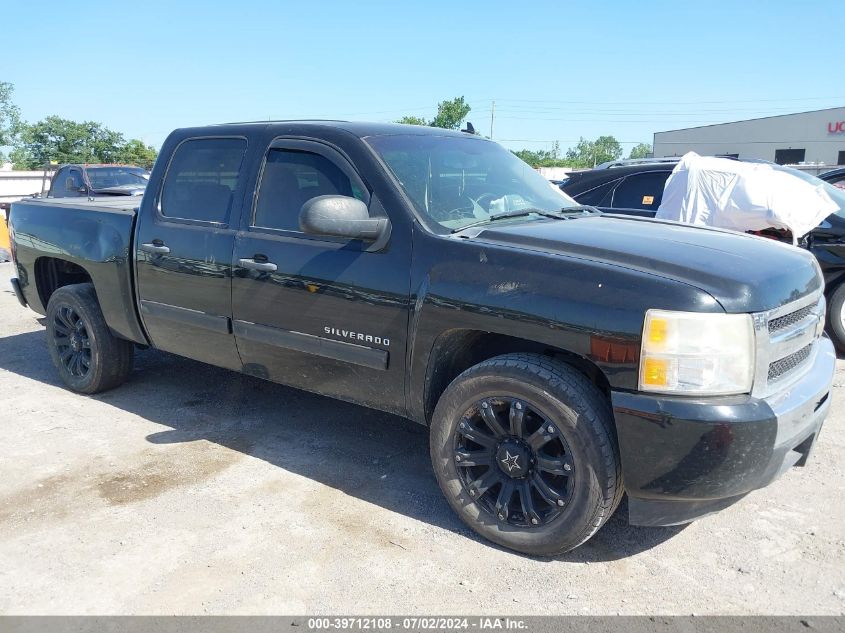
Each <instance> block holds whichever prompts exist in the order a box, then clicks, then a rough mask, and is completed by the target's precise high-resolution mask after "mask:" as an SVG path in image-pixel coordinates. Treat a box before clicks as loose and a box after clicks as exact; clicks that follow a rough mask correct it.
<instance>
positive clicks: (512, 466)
mask: <svg viewBox="0 0 845 633" xmlns="http://www.w3.org/2000/svg"><path fill="white" fill-rule="evenodd" d="M518 459H519V455H511V454H510V453H509V452H507V451H505V457H504V459H502V460H501V462H502V463H503V464H504V465H505V466H506V467H507V469H508V472H509V473H512V472H513V471H514V470H516V469H517V468H519V464H518V463H517V460H518Z"/></svg>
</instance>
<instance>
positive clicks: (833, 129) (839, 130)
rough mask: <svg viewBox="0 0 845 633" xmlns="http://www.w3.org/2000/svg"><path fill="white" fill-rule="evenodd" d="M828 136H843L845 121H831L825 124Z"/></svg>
mask: <svg viewBox="0 0 845 633" xmlns="http://www.w3.org/2000/svg"><path fill="white" fill-rule="evenodd" d="M827 131H828V132H829V133H830V134H845V121H831V122H830V123H828V124H827Z"/></svg>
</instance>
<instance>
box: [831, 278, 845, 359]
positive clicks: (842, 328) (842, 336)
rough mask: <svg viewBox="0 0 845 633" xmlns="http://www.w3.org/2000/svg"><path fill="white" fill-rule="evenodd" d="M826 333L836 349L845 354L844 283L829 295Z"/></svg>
mask: <svg viewBox="0 0 845 633" xmlns="http://www.w3.org/2000/svg"><path fill="white" fill-rule="evenodd" d="M827 331H828V333H829V334H830V338H831V340H832V341H833V344H834V345H835V346H836V349H837V350H839V352H840V353H843V352H845V283H841V284H839V285H838V286H837V287H836V290H834V291H833V294H831V295H830V304H829V305H828V307H827Z"/></svg>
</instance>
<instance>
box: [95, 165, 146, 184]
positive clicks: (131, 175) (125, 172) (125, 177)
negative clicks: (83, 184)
mask: <svg viewBox="0 0 845 633" xmlns="http://www.w3.org/2000/svg"><path fill="white" fill-rule="evenodd" d="M143 173H144V170H143V169H138V168H135V167H92V168H90V169H89V170H88V182H90V183H91V187H93V188H94V189H106V188H108V187H123V186H127V185H134V186H138V187H145V186H146V185H147V179H146V178H144V176H143Z"/></svg>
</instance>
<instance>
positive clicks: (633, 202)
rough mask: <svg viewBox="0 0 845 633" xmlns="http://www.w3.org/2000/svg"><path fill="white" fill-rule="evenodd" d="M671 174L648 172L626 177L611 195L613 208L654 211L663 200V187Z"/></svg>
mask: <svg viewBox="0 0 845 633" xmlns="http://www.w3.org/2000/svg"><path fill="white" fill-rule="evenodd" d="M671 173H672V172H671V171H650V172H647V173H644V174H634V175H632V176H628V177H627V178H626V179H625V180H623V181H622V183H621V184H620V185H619V186H618V187H617V188H616V191H615V192H614V193H613V208H614V209H645V210H647V211H656V210H657V207H659V206H660V200H661V199H662V198H663V186H664V185H665V184H666V179H667V178H669V174H671Z"/></svg>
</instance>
